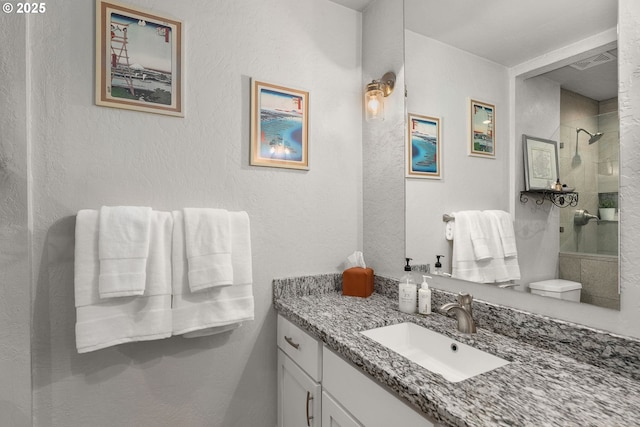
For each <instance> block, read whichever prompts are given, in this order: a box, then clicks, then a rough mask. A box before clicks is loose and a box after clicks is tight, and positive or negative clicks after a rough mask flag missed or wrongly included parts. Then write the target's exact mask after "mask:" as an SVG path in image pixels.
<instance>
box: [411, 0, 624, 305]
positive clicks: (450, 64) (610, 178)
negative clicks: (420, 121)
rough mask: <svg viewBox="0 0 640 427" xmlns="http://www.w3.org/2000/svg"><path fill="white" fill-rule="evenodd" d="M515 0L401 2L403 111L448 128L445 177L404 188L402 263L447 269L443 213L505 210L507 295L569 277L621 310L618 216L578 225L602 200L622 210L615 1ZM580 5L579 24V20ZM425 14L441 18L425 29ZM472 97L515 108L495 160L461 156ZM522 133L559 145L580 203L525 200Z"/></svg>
mask: <svg viewBox="0 0 640 427" xmlns="http://www.w3.org/2000/svg"><path fill="white" fill-rule="evenodd" d="M513 3H514V2H511V1H508V0H495V1H490V2H482V3H481V4H478V5H472V4H469V3H468V2H467V1H465V0H451V1H448V2H439V1H434V0H427V1H424V0H420V1H418V0H406V1H405V81H406V86H407V100H406V102H407V110H408V111H420V112H422V113H424V114H427V115H429V116H434V117H442V119H443V120H445V121H446V124H447V125H446V127H443V128H442V130H441V132H442V139H443V140H444V141H447V144H446V145H445V146H444V147H443V149H442V159H443V164H442V169H443V170H446V171H447V175H446V179H442V180H439V181H430V180H410V179H407V180H406V182H405V191H406V197H405V202H406V206H405V208H406V210H405V215H406V216H405V221H406V256H409V257H411V258H413V259H414V263H415V264H431V265H433V264H434V263H435V259H436V255H437V254H445V258H444V259H445V261H447V260H449V264H448V265H447V262H445V263H444V265H443V270H444V271H448V272H451V264H450V261H451V256H446V255H447V254H449V255H451V253H452V250H453V245H455V241H447V240H446V239H445V223H444V222H442V215H443V214H445V213H451V212H456V211H461V210H505V211H508V212H510V213H511V216H512V219H513V223H514V229H515V235H516V241H517V249H518V255H517V256H518V262H519V265H520V271H521V279H520V280H518V281H516V282H515V283H514V285H516V286H512V287H508V288H507V289H505V290H504V292H513V290H514V289H515V290H519V291H523V292H531V289H530V286H529V285H530V284H531V283H536V282H541V281H547V280H555V279H563V280H565V281H570V282H574V283H579V284H580V286H581V288H580V302H581V303H587V304H594V305H597V306H601V307H606V308H612V309H619V307H620V294H619V284H618V237H617V236H618V226H619V222H618V217H616V216H614V219H612V220H602V219H601V218H599V217H598V218H597V219H598V220H597V221H595V220H594V221H589V222H588V223H587V224H585V225H577V224H575V222H574V217H575V213H576V211H578V210H586V211H588V212H591V213H593V214H595V215H599V214H598V207H599V206H600V205H603V204H607V205H614V206H615V207H617V205H618V204H617V199H618V176H619V172H618V171H619V154H618V153H619V120H618V117H617V111H618V107H617V105H618V104H617V90H618V84H617V80H618V77H617V60H616V58H617V31H616V25H617V2H615V1H611V2H602V1H586V2H585V1H572V0H568V1H563V2H556V1H551V0H544V1H542V2H540V1H536V2H533V1H530V2H517V4H513ZM559 3H560V4H559ZM576 10H580V11H581V19H580V20H579V21H580V22H574V21H577V20H575V19H572V18H573V17H574V15H575V11H576ZM427 14H430V15H431V16H438V17H439V18H438V19H437V20H431V21H430V22H431V24H430V25H429V26H425V25H423V23H424V19H422V18H421V17H424V16H428V15H427ZM550 16H552V17H553V19H552V20H550V19H549V17H550ZM479 17H482V19H479ZM452 22H455V25H454V26H452V24H451V23H452ZM454 27H455V31H452V28H454ZM543 27H544V28H545V32H544V33H541V32H540V31H539V29H540V28H543ZM529 29H530V30H529ZM478 34H482V37H478V36H477V35H478ZM505 34H509V36H508V37H505ZM468 99H491V100H492V102H495V106H496V108H497V109H499V110H500V111H512V114H511V115H509V116H507V115H506V114H505V115H503V116H501V117H503V119H501V120H500V121H498V122H497V123H496V128H495V130H494V131H495V134H496V139H497V140H499V141H505V142H504V143H502V144H501V149H500V150H498V151H497V152H496V157H495V159H494V161H491V162H487V161H486V160H483V159H480V158H477V157H475V158H474V157H471V156H468V155H467V152H466V151H465V148H466V147H464V141H465V140H466V138H465V135H464V129H465V128H466V127H467V126H468V119H467V117H465V106H466V102H468ZM579 129H584V130H585V131H580V130H579ZM523 134H525V135H535V136H536V137H539V138H540V139H543V140H552V141H557V142H558V149H557V152H558V159H557V168H558V172H557V175H558V176H557V177H555V179H554V183H555V180H556V179H560V180H561V183H562V184H566V185H567V186H568V187H570V188H574V189H575V191H576V192H577V193H579V195H580V196H579V204H578V205H577V206H571V207H569V208H558V207H556V206H554V205H552V204H551V203H550V202H545V203H542V204H536V203H535V200H529V201H528V202H527V203H521V202H520V200H519V197H518V194H519V193H520V191H521V190H525V163H524V153H523V147H522V144H521V142H520V141H521V135H523ZM596 135H599V136H598V137H595V136H596ZM594 137H595V138H594ZM593 139H595V140H594V141H593V142H591V141H592V140H593ZM455 141H459V143H458V144H456V143H455ZM605 201H606V202H605ZM485 286H489V285H485ZM515 295H518V294H514V296H515Z"/></svg>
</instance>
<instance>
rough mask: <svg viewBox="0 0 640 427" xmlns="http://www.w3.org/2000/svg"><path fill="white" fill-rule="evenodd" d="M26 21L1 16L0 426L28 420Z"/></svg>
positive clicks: (15, 426) (19, 426) (19, 424)
mask: <svg viewBox="0 0 640 427" xmlns="http://www.w3.org/2000/svg"><path fill="white" fill-rule="evenodd" d="M26 31H27V23H26V20H25V19H24V18H23V17H19V16H18V17H17V16H14V15H11V14H6V13H3V14H2V15H1V16H0V40H2V41H3V42H2V43H0V75H1V76H2V80H3V81H2V83H1V84H0V131H1V132H2V137H0V425H2V426H12V427H22V426H29V425H31V360H30V357H29V355H30V350H29V347H30V340H29V338H30V325H31V322H30V317H31V312H30V295H31V294H30V292H29V290H30V289H29V285H28V283H29V277H30V276H29V274H30V271H29V256H28V254H29V250H28V242H29V236H30V234H29V233H30V230H29V221H28V214H27V210H28V208H27V204H28V202H27V201H28V193H27V192H28V187H27V180H28V176H29V171H28V169H27V144H26V141H27V117H26V115H25V111H26V109H27V97H26V85H27V78H26V77H27V72H26V67H27V63H28V57H27V49H26V47H27V45H26Z"/></svg>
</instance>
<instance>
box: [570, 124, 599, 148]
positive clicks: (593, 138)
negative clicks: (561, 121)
mask: <svg viewBox="0 0 640 427" xmlns="http://www.w3.org/2000/svg"><path fill="white" fill-rule="evenodd" d="M581 131H582V132H584V133H586V134H587V135H589V144H593V143H594V142H597V141H598V140H599V139H600V138H602V135H603V133H602V132H596V133H591V132H589V131H588V130H586V129H582V128H578V129H576V139H577V138H578V134H579V133H580V132H581ZM576 148H577V147H576Z"/></svg>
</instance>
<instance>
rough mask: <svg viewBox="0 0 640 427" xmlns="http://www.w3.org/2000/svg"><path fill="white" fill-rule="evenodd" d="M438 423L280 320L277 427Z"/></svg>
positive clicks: (426, 426) (409, 426)
mask: <svg viewBox="0 0 640 427" xmlns="http://www.w3.org/2000/svg"><path fill="white" fill-rule="evenodd" d="M390 425H401V426H404V427H414V426H415V427H418V426H419V427H431V426H433V425H434V424H433V423H432V422H430V421H429V420H427V419H426V418H425V417H423V416H422V415H421V414H419V413H418V412H417V411H415V410H413V409H412V408H411V407H409V406H408V405H407V404H406V403H404V402H402V401H401V400H400V399H398V398H397V397H396V396H394V395H393V394H391V393H390V392H389V391H387V390H386V389H384V388H383V387H382V386H381V385H379V384H378V383H377V382H375V381H374V380H372V379H371V378H369V377H368V376H367V375H365V374H363V373H362V372H360V371H359V370H358V369H356V368H355V367H353V366H352V365H351V364H349V363H348V362H347V361H345V360H344V359H343V358H341V357H340V356H338V355H337V354H336V353H334V352H333V351H331V350H330V349H329V348H328V347H327V346H325V345H323V344H322V343H321V342H320V341H319V340H317V339H315V338H313V337H312V336H311V335H309V334H307V333H306V332H304V331H303V330H302V329H300V328H298V327H297V326H296V325H294V324H293V323H291V322H290V321H288V320H287V319H285V318H284V317H282V316H281V315H278V427H300V426H307V427H312V426H315V427H320V426H321V427H363V426H365V427H377V426H380V427H388V426H390Z"/></svg>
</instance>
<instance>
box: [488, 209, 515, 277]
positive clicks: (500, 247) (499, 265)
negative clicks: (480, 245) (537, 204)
mask: <svg viewBox="0 0 640 427" xmlns="http://www.w3.org/2000/svg"><path fill="white" fill-rule="evenodd" d="M484 214H485V215H486V217H487V219H488V221H489V224H490V227H491V228H490V233H489V236H490V240H489V241H490V242H491V252H492V259H491V264H490V266H491V270H490V271H491V276H490V277H488V280H489V281H487V282H485V283H494V282H496V283H503V282H509V281H511V280H519V279H520V266H519V265H518V257H517V256H515V255H512V256H506V252H505V250H504V244H503V238H502V229H503V228H504V227H505V221H506V220H505V217H506V218H508V224H509V225H510V224H511V219H510V217H509V214H508V213H507V212H504V211H484ZM511 229H513V226H511ZM511 234H512V235H513V232H512V233H511ZM513 240H514V246H515V236H514V237H513Z"/></svg>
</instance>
